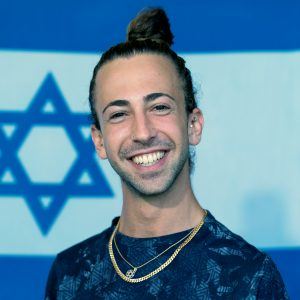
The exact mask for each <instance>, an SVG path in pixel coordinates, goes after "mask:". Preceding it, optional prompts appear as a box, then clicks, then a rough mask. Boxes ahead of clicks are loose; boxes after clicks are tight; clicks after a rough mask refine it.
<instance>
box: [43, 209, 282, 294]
mask: <svg viewBox="0 0 300 300" xmlns="http://www.w3.org/2000/svg"><path fill="white" fill-rule="evenodd" d="M116 221H117V220H116V219H115V220H114V222H113V224H112V226H111V227H110V228H108V229H106V230H105V231H103V232H102V233H100V234H98V235H96V236H93V237H91V238H89V239H87V240H85V241H83V242H81V243H79V244H77V245H75V246H73V247H71V248H69V249H67V250H65V251H63V252H61V253H59V254H58V255H57V257H56V259H55V261H54V263H53V266H52V269H51V271H50V274H49V278H48V284H47V290H46V299H47V300H48V299H49V300H53V299H59V300H71V299H72V300H73V299H82V300H84V299H105V300H112V299H140V300H142V299H189V300H192V299H203V300H204V299H248V300H252V299H268V300H269V299H288V295H287V292H286V289H285V287H284V284H283V281H282V278H281V276H280V274H279V272H278V270H277V268H276V266H275V264H274V263H273V261H272V260H271V258H270V257H269V256H267V255H266V254H265V253H263V252H261V251H259V250H257V249H256V248H255V247H254V246H252V245H250V244H248V243H247V242H246V241H245V240H243V239H242V238H241V237H240V236H238V235H236V234H234V233H232V232H231V231H229V230H228V229H227V228H226V227H225V226H224V225H222V224H221V223H219V222H218V221H216V220H215V218H214V217H213V216H212V215H211V214H210V213H209V212H208V214H207V216H206V219H205V222H204V225H203V226H202V228H201V229H200V230H199V232H198V233H197V234H196V236H195V237H194V238H193V239H192V240H191V242H190V243H189V244H187V245H186V247H184V248H183V249H182V251H181V252H180V253H179V254H178V255H177V256H176V258H175V259H174V260H173V262H172V263H171V264H170V265H169V266H167V267H166V268H165V269H164V270H162V271H161V272H160V273H158V274H156V275H155V276H153V277H151V278H150V279H148V280H146V281H143V282H140V283H128V282H126V281H124V280H123V279H121V278H120V277H119V275H118V274H117V273H116V271H115V269H114V268H113V265H112V263H111V260H110V257H109V252H108V241H109V238H110V236H111V234H112V232H113V229H114V226H115V225H116ZM188 232H189V231H183V232H179V233H175V234H170V235H166V236H162V237H155V238H132V237H128V236H125V235H123V234H121V233H117V235H116V241H117V245H118V247H119V249H120V251H121V253H122V254H123V256H124V257H125V258H126V259H127V260H128V261H129V262H130V263H131V264H132V265H134V266H139V265H142V264H143V263H144V262H146V261H148V260H150V259H151V258H153V257H155V256H156V255H158V254H159V253H161V252H162V251H164V250H165V249H167V248H168V247H169V246H170V245H172V244H173V243H175V242H177V241H178V240H180V239H181V238H182V237H184V236H185V235H186V234H187V233H188ZM176 248H177V246H175V247H173V248H172V249H170V250H169V251H167V252H166V253H164V254H163V255H162V256H160V257H159V258H158V259H155V260H154V261H153V262H151V263H149V264H147V265H145V266H144V267H142V268H140V269H138V271H137V273H136V274H135V277H136V278H138V277H141V276H143V275H146V274H148V273H150V272H151V271H153V270H155V269H156V268H157V267H159V266H160V265H161V264H162V263H164V262H165V261H166V260H167V259H168V258H169V257H170V256H171V255H172V253H173V252H174V250H175V249H176ZM114 253H115V257H116V261H117V263H118V265H119V267H120V269H121V270H122V272H123V273H126V271H127V270H129V269H131V267H130V266H129V265H128V264H127V263H126V262H125V261H124V260H123V259H122V258H121V257H120V256H119V255H118V253H117V251H116V249H115V248H114Z"/></svg>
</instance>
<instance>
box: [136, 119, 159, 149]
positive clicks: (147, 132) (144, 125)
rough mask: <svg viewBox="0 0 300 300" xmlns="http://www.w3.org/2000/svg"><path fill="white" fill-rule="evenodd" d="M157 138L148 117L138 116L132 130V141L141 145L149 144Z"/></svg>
mask: <svg viewBox="0 0 300 300" xmlns="http://www.w3.org/2000/svg"><path fill="white" fill-rule="evenodd" d="M155 136H156V130H155V128H154V126H153V124H152V122H151V120H149V118H148V117H147V115H145V114H140V115H138V116H136V118H135V120H134V124H133V128H132V140H133V141H135V142H140V143H143V144H145V143H147V142H149V141H150V140H151V139H152V138H154V137H155Z"/></svg>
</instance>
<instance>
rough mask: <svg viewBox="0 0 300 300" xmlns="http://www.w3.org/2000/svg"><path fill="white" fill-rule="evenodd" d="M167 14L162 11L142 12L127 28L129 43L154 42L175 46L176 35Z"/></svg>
mask: <svg viewBox="0 0 300 300" xmlns="http://www.w3.org/2000/svg"><path fill="white" fill-rule="evenodd" d="M170 27H171V26H170V22H169V19H168V17H167V15H166V13H165V12H164V11H163V10H162V9H160V8H155V9H145V10H142V11H141V12H140V13H139V14H138V15H137V17H136V18H135V19H133V20H132V21H131V22H130V23H129V25H128V28H127V42H133V41H143V40H152V41H156V42H157V43H166V44H167V45H168V46H169V47H171V46H172V45H173V39H174V35H173V34H172V32H171V28H170Z"/></svg>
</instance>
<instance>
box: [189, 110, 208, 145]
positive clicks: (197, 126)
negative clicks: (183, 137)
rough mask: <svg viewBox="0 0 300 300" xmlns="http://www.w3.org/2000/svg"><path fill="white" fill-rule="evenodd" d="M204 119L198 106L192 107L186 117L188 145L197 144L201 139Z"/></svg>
mask: <svg viewBox="0 0 300 300" xmlns="http://www.w3.org/2000/svg"><path fill="white" fill-rule="evenodd" d="M203 125H204V119H203V115H202V112H201V110H200V109H199V108H194V110H193V112H192V113H191V114H190V115H189V118H188V135H189V143H190V145H197V144H199V142H200V140H201V135H202V129H203Z"/></svg>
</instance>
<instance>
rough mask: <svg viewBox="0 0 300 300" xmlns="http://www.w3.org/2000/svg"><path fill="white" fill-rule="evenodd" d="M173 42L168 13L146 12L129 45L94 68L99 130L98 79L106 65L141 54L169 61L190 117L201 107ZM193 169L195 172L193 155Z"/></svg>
mask: <svg viewBox="0 0 300 300" xmlns="http://www.w3.org/2000/svg"><path fill="white" fill-rule="evenodd" d="M173 38H174V36H173V34H172V32H171V28H170V23H169V19H168V17H167V15H166V13H165V12H164V10H162V9H161V8H150V9H144V10H142V11H141V12H140V13H139V14H138V15H137V16H136V18H135V19H133V20H132V21H131V23H130V24H129V25H128V28H127V40H126V42H124V43H120V44H117V45H116V46H113V47H111V48H110V49H108V50H107V51H106V52H104V53H103V54H102V56H101V58H100V60H99V62H98V63H97V65H96V66H95V68H94V72H93V77H92V79H91V82H90V89H89V104H90V109H91V118H92V120H93V124H94V125H95V127H96V128H97V129H98V130H101V128H100V121H99V118H98V115H97V112H96V109H95V88H96V76H97V73H98V71H99V70H100V68H101V67H102V66H103V65H105V64H106V63H108V62H110V61H112V60H114V59H117V58H128V57H131V56H134V55H138V54H157V55H162V56H165V57H167V58H169V59H170V60H171V61H172V62H173V64H174V66H175V68H176V70H177V72H178V75H179V78H180V79H181V82H182V89H183V92H184V97H185V109H186V112H187V115H188V114H190V113H191V112H192V111H193V109H194V108H196V107H197V103H196V99H195V94H196V93H195V90H194V87H193V81H192V76H191V72H190V70H189V69H188V68H187V67H186V65H185V60H184V59H183V58H182V57H180V56H179V55H177V54H176V53H175V52H174V51H173V50H172V49H171V46H172V44H173ZM100 88H101V87H100ZM189 165H190V170H191V169H192V160H191V153H190V157H189Z"/></svg>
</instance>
